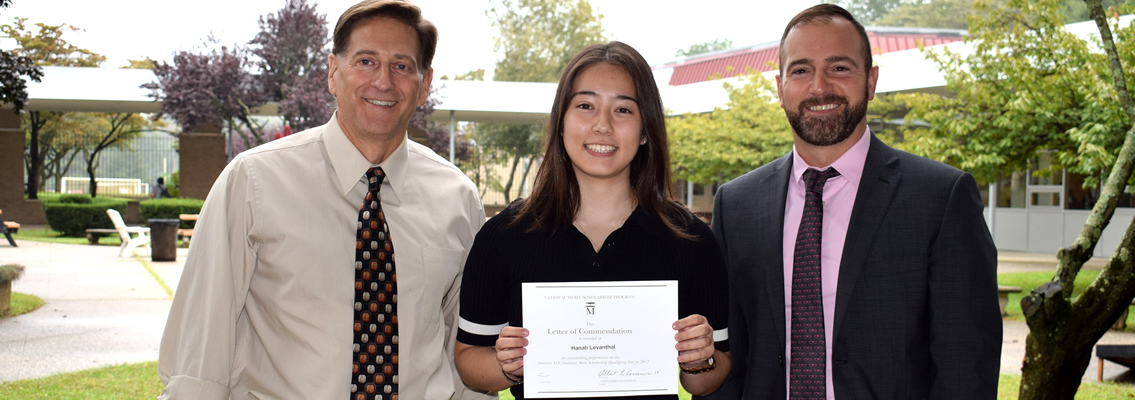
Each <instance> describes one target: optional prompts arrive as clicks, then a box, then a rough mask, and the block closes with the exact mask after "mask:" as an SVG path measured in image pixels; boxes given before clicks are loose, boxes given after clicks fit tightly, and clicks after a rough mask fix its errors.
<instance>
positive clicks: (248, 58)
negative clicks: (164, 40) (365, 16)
mask: <svg viewBox="0 0 1135 400" xmlns="http://www.w3.org/2000/svg"><path fill="white" fill-rule="evenodd" d="M326 25H327V22H326V18H325V16H323V15H320V14H317V13H316V12H315V8H314V7H312V6H308V5H307V3H306V1H305V0H289V1H288V2H287V4H285V6H284V8H283V9H281V10H279V11H278V12H277V13H276V14H273V15H267V16H263V17H261V19H260V32H259V33H258V34H257V35H256V37H255V38H253V39H252V41H251V42H250V47H244V46H239V45H235V46H232V48H231V49H230V48H229V47H228V46H222V47H220V49H216V48H215V47H216V45H217V43H216V42H215V41H214V40H212V39H211V38H210V39H208V40H207V41H206V46H212V47H214V49H213V50H201V51H180V52H177V53H175V54H174V58H173V63H172V64H169V63H165V62H157V63H155V65H154V75H155V76H156V77H157V78H158V81H157V82H151V83H148V84H145V85H142V87H144V88H147V89H150V90H151V91H152V93H151V95H150V96H151V97H153V98H154V99H156V100H159V101H161V102H162V113H163V114H169V115H171V116H173V118H174V119H175V120H176V121H177V122H178V124H180V125H181V131H182V132H190V131H192V130H193V129H195V128H197V127H198V126H201V125H202V124H214V125H217V126H220V127H221V128H223V129H228V130H229V132H230V133H232V134H233V135H234V136H237V137H239V138H240V140H241V141H242V142H243V143H242V144H243V147H245V148H252V147H254V146H257V145H260V144H263V143H264V142H266V141H268V140H271V138H272V137H274V135H272V134H271V133H270V132H266V131H265V129H266V128H267V125H266V123H265V122H264V121H263V120H262V119H258V118H257V117H255V116H254V115H253V112H254V109H255V108H256V107H258V106H261V105H263V104H265V103H266V102H269V101H279V102H280V111H281V112H282V113H283V114H284V118H285V120H286V121H287V122H288V124H290V125H291V126H292V129H295V130H299V129H304V128H308V127H312V126H316V125H321V124H323V123H325V122H327V121H328V120H329V119H330V116H331V111H332V108H331V104H332V103H333V102H334V100H333V98H332V97H331V95H330V93H329V92H328V91H327V56H328V53H329V50H328V49H327V48H326V45H327V43H328V42H329V41H330V39H329V37H328V35H327V28H326ZM254 69H258V70H259V71H260V72H261V73H260V75H253V74H252V73H251V72H250V71H252V70H254Z"/></svg>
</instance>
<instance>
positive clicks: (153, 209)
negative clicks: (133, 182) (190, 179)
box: [138, 198, 205, 229]
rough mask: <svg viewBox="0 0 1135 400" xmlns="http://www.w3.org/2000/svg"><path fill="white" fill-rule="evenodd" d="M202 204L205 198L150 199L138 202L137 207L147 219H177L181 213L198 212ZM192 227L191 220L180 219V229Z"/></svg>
mask: <svg viewBox="0 0 1135 400" xmlns="http://www.w3.org/2000/svg"><path fill="white" fill-rule="evenodd" d="M204 204H205V200H198V199H176V198H169V199H151V200H143V201H141V202H139V203H138V209H139V211H141V212H142V218H145V219H146V220H147V221H149V220H151V219H154V218H166V219H178V218H179V216H180V215H181V214H200V213H201V206H202V205H204ZM192 227H193V221H181V223H180V224H179V228H181V229H189V228H192Z"/></svg>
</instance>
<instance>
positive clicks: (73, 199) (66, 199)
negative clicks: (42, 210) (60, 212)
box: [55, 194, 94, 204]
mask: <svg viewBox="0 0 1135 400" xmlns="http://www.w3.org/2000/svg"><path fill="white" fill-rule="evenodd" d="M55 201H57V202H60V203H67V204H91V202H92V201H94V200H93V199H92V198H91V196H89V195H85V194H65V195H61V196H59V198H57V199H56V200H55Z"/></svg>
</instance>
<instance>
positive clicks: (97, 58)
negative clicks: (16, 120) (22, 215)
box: [0, 17, 106, 199]
mask: <svg viewBox="0 0 1135 400" xmlns="http://www.w3.org/2000/svg"><path fill="white" fill-rule="evenodd" d="M26 23H27V18H19V17H16V18H15V20H14V22H13V23H12V24H5V25H0V32H4V34H6V35H8V37H10V38H12V39H13V40H15V41H16V43H17V44H19V47H18V48H16V49H13V50H12V51H11V53H12V55H14V56H16V57H21V58H24V59H27V60H30V61H33V62H34V63H35V64H36V65H53V66H68V67H97V66H99V64H102V62H103V61H105V60H106V57H104V56H102V55H99V54H96V53H94V52H92V51H90V50H87V49H83V48H79V47H77V46H74V45H72V44H70V43H68V42H67V41H66V40H64V39H63V34H64V33H66V32H67V31H71V32H75V31H79V30H80V29H79V28H77V27H74V26H70V25H66V24H60V25H48V24H44V23H37V24H35V26H36V27H38V30H37V31H33V30H32V29H31V28H29V27H28V26H27V24H26ZM61 115H62V113H57V112H41V111H32V112H29V113H27V114H26V115H25V116H24V122H23V125H24V126H25V127H27V130H28V135H29V137H28V158H29V159H28V160H27V161H26V162H25V166H27V168H28V170H27V176H28V188H27V190H28V197H29V198H31V199H35V198H37V193H39V190H40V181H39V178H40V175H41V171H42V170H43V165H44V159H43V158H41V156H42V154H44V153H45V150H41V148H43V147H51V146H53V143H51V142H45V141H42V140H40V133H41V130H42V129H43V127H45V126H47V123H48V122H49V121H51V120H52V119H55V118H59V117H60V116H61ZM46 151H47V152H50V150H46Z"/></svg>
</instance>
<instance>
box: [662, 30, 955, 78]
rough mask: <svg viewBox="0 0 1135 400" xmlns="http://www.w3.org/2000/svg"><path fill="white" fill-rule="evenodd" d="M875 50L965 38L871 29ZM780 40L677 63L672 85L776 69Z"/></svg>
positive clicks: (883, 52)
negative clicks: (748, 70) (756, 47)
mask: <svg viewBox="0 0 1135 400" xmlns="http://www.w3.org/2000/svg"><path fill="white" fill-rule="evenodd" d="M867 39H868V40H869V41H870V42H871V50H872V52H873V54H885V53H890V52H895V51H901V50H909V49H914V48H918V43H919V41H921V42H922V43H923V44H924V45H925V46H937V45H942V44H946V43H953V42H958V41H961V40H962V39H963V38H962V37H960V36H942V35H937V34H926V33H882V34H880V33H876V32H867ZM779 49H780V45H779V43H774V44H772V45H770V46H769V47H764V48H760V49H753V48H748V49H744V50H740V51H738V52H736V53H726V54H715V55H712V56H709V57H706V58H703V59H694V60H689V61H685V62H682V63H680V64H678V65H674V64H668V65H664V66H662V67H660V68H667V67H669V66H671V65H673V68H674V72H673V74H671V75H670V86H679V85H686V84H690V83H697V82H703V81H707V80H710V78H730V77H733V76H737V75H744V73H745V71H746V69H750V68H751V69H753V70H755V71H757V72H767V71H772V70H774V69H776V63H777V62H779V61H780V57H779V53H778V51H779Z"/></svg>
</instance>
